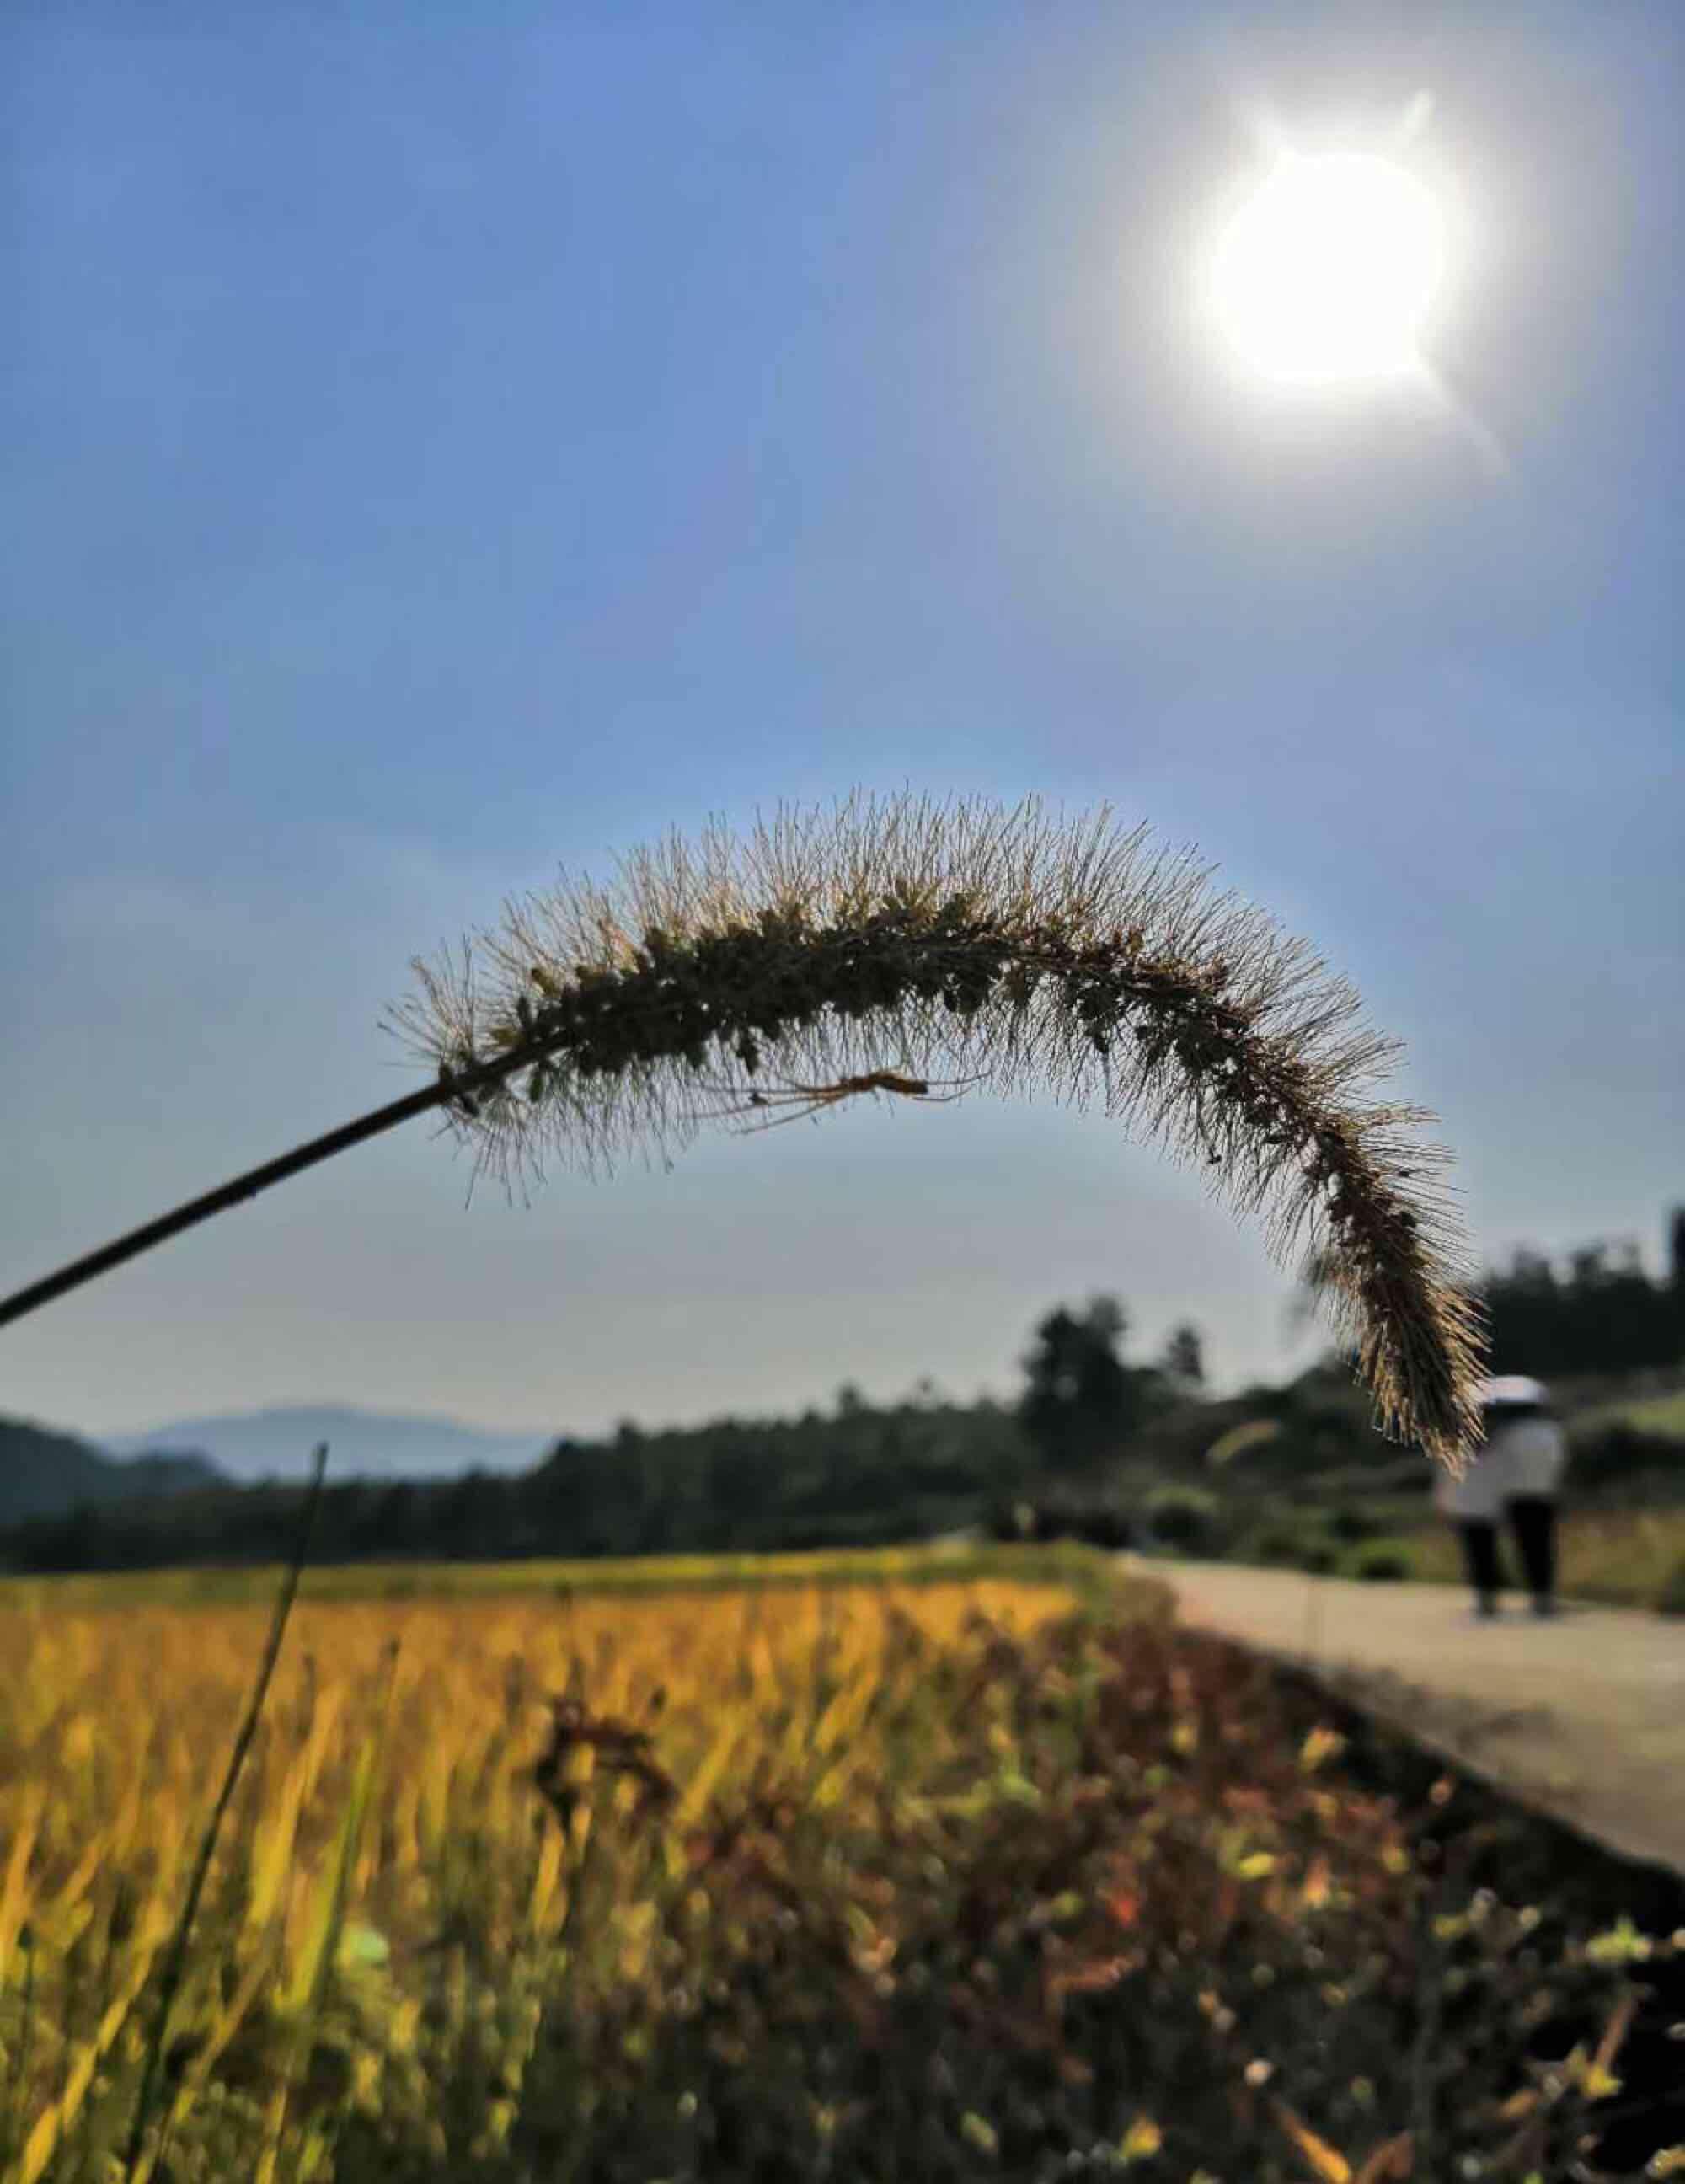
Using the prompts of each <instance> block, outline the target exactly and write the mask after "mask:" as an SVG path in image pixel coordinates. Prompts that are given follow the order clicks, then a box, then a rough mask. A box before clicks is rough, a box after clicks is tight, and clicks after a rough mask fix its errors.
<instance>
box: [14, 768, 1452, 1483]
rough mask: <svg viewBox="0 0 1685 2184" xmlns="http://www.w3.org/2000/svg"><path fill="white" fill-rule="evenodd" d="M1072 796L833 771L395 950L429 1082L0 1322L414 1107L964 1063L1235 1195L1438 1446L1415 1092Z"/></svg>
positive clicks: (1297, 958) (1341, 993)
mask: <svg viewBox="0 0 1685 2184" xmlns="http://www.w3.org/2000/svg"><path fill="white" fill-rule="evenodd" d="M1209 880H1210V872H1209V870H1207V869H1205V868H1203V867H1201V866H1198V865H1197V864H1196V863H1195V862H1194V861H1193V860H1192V858H1191V857H1190V856H1188V855H1186V854H1184V855H1178V856H1165V855H1162V854H1157V853H1154V852H1151V851H1149V850H1147V849H1146V848H1145V847H1143V832H1142V830H1139V829H1137V830H1136V831H1135V832H1134V833H1124V832H1122V831H1121V830H1120V829H1119V828H1118V827H1115V825H1114V823H1113V822H1112V820H1111V818H1110V816H1109V814H1108V813H1107V812H1106V811H1104V810H1102V811H1100V812H1098V814H1093V815H1089V816H1083V817H1080V818H1078V819H1076V820H1074V821H1071V822H1065V821H1063V820H1060V821H1058V822H1055V821H1054V820H1052V819H1050V818H1049V817H1048V816H1046V815H1045V814H1044V813H1043V811H1042V809H1041V807H1040V806H1039V805H1037V804H1036V803H1034V802H1033V801H1031V802H1027V803H1026V804H1023V805H1020V806H1018V807H1017V808H1016V809H1014V810H1008V809H1006V808H1004V807H1001V806H997V805H988V804H983V803H975V804H967V803H964V802H956V803H952V804H948V805H936V804H932V803H931V802H929V801H927V800H925V799H915V798H913V797H910V796H902V797H896V798H892V799H887V800H886V801H882V802H876V801H874V800H872V799H865V798H854V799H849V800H848V801H847V802H846V803H844V804H843V805H841V806H839V807H838V808H837V811H835V812H833V813H831V814H828V815H827V814H825V813H821V812H818V811H809V812H802V811H794V812H790V811H780V812H779V813H778V814H777V815H776V817H775V818H774V819H773V820H772V821H770V822H767V823H765V824H763V825H761V826H759V827H757V828H756V830H755V831H754V833H752V834H751V835H749V836H748V838H744V839H742V840H737V839H735V838H732V837H731V836H730V835H728V834H726V833H724V832H723V831H721V830H720V829H718V828H715V829H713V830H710V831H709V833H706V834H705V835H704V836H703V839H702V840H701V842H700V843H699V844H689V843H687V842H685V841H684V840H682V839H681V838H678V837H676V836H675V837H672V838H670V839H669V840H668V841H666V842H665V843H663V844H659V845H658V846H657V847H656V848H654V849H653V850H645V851H642V852H640V853H638V854H637V855H634V856H632V857H631V858H630V859H628V860H627V861H626V863H625V865H624V866H623V868H622V872H621V876H620V882H619V883H618V885H617V886H616V887H614V888H613V889H602V888H598V887H596V886H594V885H592V883H590V882H589V881H581V883H578V884H577V885H570V884H568V883H564V884H563V885H562V886H561V887H560V888H559V889H557V890H556V891H554V892H553V893H552V894H548V895H537V896H531V897H528V898H527V899H526V900H523V901H520V902H518V903H517V902H511V903H510V904H509V905H507V908H506V911H505V916H504V919H503V924H502V926H501V927H500V928H498V930H497V931H495V932H493V933H482V934H481V935H479V936H477V937H476V938H475V939H473V940H469V941H464V944H463V947H462V950H461V951H460V955H459V956H450V955H448V956H445V957H444V958H443V960H442V961H440V962H438V963H437V964H434V965H431V966H430V965H428V964H426V963H424V962H420V961H418V962H417V963H416V966H415V969H416V973H417V989H416V990H415V991H414V993H413V994H412V995H411V996H410V998H409V1000H407V1001H406V1002H404V1003H402V1004H400V1006H398V1008H397V1009H395V1010H394V1011H392V1014H391V1017H390V1019H389V1022H388V1028H389V1029H390V1030H392V1031H394V1032H395V1033H397V1034H398V1035H399V1036H400V1037H401V1038H403V1039H405V1040H406V1042H407V1043H408V1044H409V1047H410V1049H411V1050H412V1051H413V1052H414V1054H415V1055H416V1056H417V1057H418V1058H420V1059H421V1060H423V1061H425V1062H426V1063H427V1064H429V1065H430V1066H431V1071H432V1073H433V1082H432V1083H431V1084H428V1085H426V1086H425V1087H424V1088H423V1089H421V1090H420V1091H418V1092H415V1093H414V1094H412V1095H409V1098H407V1099H405V1100H397V1101H394V1102H392V1104H391V1105H390V1106H386V1107H385V1108H382V1109H380V1110H377V1111H375V1112H374V1113H372V1114H370V1115H369V1116H365V1117H362V1118H360V1119H359V1120H358V1121H356V1122H353V1123H348V1124H346V1125H345V1126H344V1127H343V1128H342V1129H340V1130H337V1131H334V1132H331V1133H329V1134H327V1135H326V1136H325V1137H324V1138H320V1139H314V1140H313V1141H311V1143H310V1144H309V1145H304V1146H301V1147H299V1148H298V1150H297V1151H294V1152H292V1153H290V1154H286V1155H284V1156H282V1157H281V1159H279V1160H277V1161H274V1162H270V1163H268V1165H267V1166H265V1167H262V1168H257V1169H253V1170H251V1171H250V1172H248V1173H247V1174H246V1175H244V1176H242V1177H239V1178H236V1179H235V1180H234V1181H233V1182H231V1183H230V1184H225V1185H224V1186H222V1188H221V1189H220V1190H218V1191H214V1192H211V1193H209V1194H208V1195H206V1196H205V1197H203V1198H202V1199H199V1200H196V1201H192V1203H191V1204H190V1205H188V1206H183V1207H181V1208H179V1209H177V1211H176V1212H175V1213H172V1214H169V1215H166V1216H164V1217H163V1218H162V1219H161V1220H160V1221H158V1222H154V1223H149V1224H147V1227H145V1228H144V1229H137V1230H135V1231H133V1232H131V1234H130V1235H129V1236H127V1237H125V1238H120V1239H119V1240H117V1241H116V1242H115V1243H114V1244H112V1245H107V1246H106V1247H105V1248H104V1249H103V1251H97V1252H94V1253H91V1254H89V1255H88V1256H86V1258H84V1259H82V1260H80V1261H77V1262H75V1264H74V1265H72V1266H70V1267H69V1268H64V1269H61V1270H60V1272H59V1273H58V1274H56V1275H53V1276H49V1277H48V1278H47V1279H46V1280H44V1281H42V1282H38V1283H36V1284H33V1285H32V1286H31V1288H29V1289H27V1290H22V1291H20V1292H19V1293H18V1295H15V1296H14V1297H12V1298H10V1299H8V1300H4V1301H0V1323H5V1322H6V1321H7V1320H8V1319H13V1318H18V1317H20V1316H21V1315H22V1314H23V1313H24V1312H28V1311H32V1310H34V1309H36V1308H37V1307H39V1306H40V1305H42V1304H43V1303H45V1302H47V1301H50V1299H51V1298H53V1297H55V1296H58V1295H64V1294H65V1293H66V1291H67V1290H70V1289H73V1288H75V1287H77V1286H79V1285H80V1284H81V1282H83V1281H86V1280H90V1279H92V1278H93V1277H94V1276H95V1275H96V1274H97V1273H101V1272H103V1271H105V1270H106V1269H107V1268H108V1267H111V1266H114V1265H116V1264H118V1263H120V1262H121V1261H122V1260H124V1259H125V1258H128V1257H131V1256H136V1254H137V1253H139V1252H140V1251H145V1250H147V1249H149V1248H151V1246H152V1245H153V1244H156V1243H158V1242H161V1241H163V1240H164V1238H165V1237H166V1236H167V1235H173V1234H178V1233H180V1231H181V1229H182V1228H184V1227H186V1226H189V1225H191V1224H192V1223H193V1222H195V1221H198V1220H203V1219H208V1218H209V1217H210V1216H211V1215H212V1214H214V1213H215V1212H220V1211H221V1210H223V1208H224V1207H225V1206H230V1205H233V1204H235V1203H237V1202H238V1201H240V1200H241V1199H242V1198H246V1197H249V1196H251V1195H254V1194H255V1193H256V1192H257V1191H258V1190H263V1189H266V1188H268V1187H269V1186H270V1184H273V1183H275V1182H279V1181H281V1179H283V1178H285V1177H286V1176H287V1175H290V1174H294V1173H298V1172H299V1170H300V1169H301V1168H302V1167H306V1166H309V1165H311V1164H313V1163H314V1162H316V1161H319V1160H324V1159H327V1158H329V1157H331V1156H332V1155H333V1154H335V1153H336V1152H339V1151H345V1150H347V1149H348V1147H349V1146H351V1145H354V1144H358V1143H360V1142H362V1141H363V1140H364V1139H366V1138H368V1137H370V1136H373V1135H375V1134H377V1133H378V1132H380V1131H381V1130H384V1129H387V1128H392V1127H395V1126H396V1125H397V1124H398V1123H401V1122H403V1121H405V1120H408V1119H409V1118H410V1117H414V1116H415V1115H417V1114H420V1113H423V1112H428V1111H430V1110H433V1109H440V1110H442V1112H444V1113H445V1115H446V1116H447V1117H448V1120H449V1122H450V1123H451V1125H452V1127H453V1128H454V1130H455V1131H456V1133H457V1134H458V1136H459V1139H460V1141H462V1142H463V1143H464V1144H466V1145H470V1147H471V1148H472V1150H473V1153H474V1158H475V1173H476V1175H477V1174H479V1173H485V1172H487V1171H490V1172H491V1173H494V1174H496V1175H498V1176H500V1177H501V1178H502V1179H503V1182H504V1183H505V1184H506V1185H512V1184H514V1182H515V1181H516V1180H517V1179H518V1180H520V1182H521V1183H522V1184H526V1181H528V1180H529V1179H530V1178H536V1177H541V1176H542V1173H543V1161H544V1158H545V1156H546V1155H547V1154H552V1153H553V1154H558V1155H560V1156H563V1157H564V1158H567V1159H570V1160H572V1161H574V1162H577V1163H578V1164H579V1165H581V1166H582V1167H585V1168H586V1169H587V1170H592V1169H601V1168H603V1167H607V1166H609V1165H611V1164H612V1162H613V1160H614V1157H615V1156H618V1155H619V1154H620V1153H621V1152H623V1151H629V1150H637V1151H642V1152H643V1153H644V1154H645V1155H646V1156H648V1155H649V1154H651V1153H653V1154H654V1155H656V1156H659V1157H662V1158H664V1159H665V1157H666V1156H668V1154H669V1152H670V1151H671V1150H673V1149H674V1148H676V1147H677V1146H680V1145H683V1144H685V1143H687V1142H688V1141H689V1140H690V1139H692V1137H694V1136H695V1135H696V1134H697V1132H698V1130H699V1129H700V1128H703V1126H705V1125H707V1124H709V1123H726V1124H731V1123H737V1124H739V1125H742V1124H745V1123H747V1125H748V1127H750V1128H762V1127H770V1126H771V1125H773V1124H775V1123H779V1122H781V1121H785V1120H791V1119H794V1118H795V1117H797V1116H798V1115H800V1114H802V1113H804V1112H814V1113H816V1112H820V1111H821V1110H828V1109H829V1108H830V1107H831V1106H835V1105H837V1104H839V1103H840V1102H841V1101H843V1100H846V1099H850V1098H856V1097H861V1096H880V1097H887V1096H900V1097H904V1098H910V1099H926V1098H930V1097H942V1096H946V1095H947V1094H948V1092H952V1093H953V1094H954V1095H958V1093H959V1092H961V1091H964V1090H966V1089H970V1088H971V1087H972V1086H975V1085H979V1084H984V1083H987V1084H989V1085H990V1086H992V1087H993V1089H996V1090H998V1091H1000V1092H1009V1091H1013V1090H1022V1091H1026V1092H1033V1091H1035V1090H1037V1089H1051V1090H1052V1091H1054V1093H1055V1095H1058V1096H1059V1097H1060V1098H1062V1099H1064V1100H1067V1101H1069V1102H1070V1103H1071V1104H1072V1105H1075V1106H1078V1107H1082V1106H1085V1105H1087V1104H1090V1103H1093V1102H1098V1104H1100V1105H1102V1106H1104V1110H1105V1112H1107V1113H1108V1114H1109V1115H1110V1116H1112V1117H1115V1118H1116V1119H1118V1120H1120V1121H1123V1122H1126V1123H1133V1124H1136V1125H1137V1126H1138V1127H1139V1128H1141V1129H1142V1130H1143V1132H1144V1134H1147V1135H1148V1136H1150V1137H1154V1138H1156V1139H1158V1140H1159V1142H1160V1143H1161V1144H1162V1145H1164V1146H1165V1149H1166V1150H1167V1151H1169V1152H1170V1153H1171V1155H1172V1156H1175V1157H1178V1158H1181V1159H1183V1160H1186V1161H1187V1162H1191V1163H1194V1164H1197V1165H1198V1167H1199V1168H1200V1170H1201V1172H1202V1173H1204V1174H1205V1175H1206V1176H1207V1178H1209V1179H1210V1183H1211V1184H1212V1186H1213V1188H1214V1190H1218V1191H1220V1192H1221V1194H1222V1195H1225V1196H1226V1197H1227V1199H1228V1200H1229V1201H1230V1202H1231V1204H1232V1206H1233V1207H1234V1209H1235V1210H1236V1212H1239V1213H1242V1214H1250V1213H1258V1214H1261V1215H1262V1216H1263V1217H1264V1221H1265V1240H1266V1242H1267V1244H1268V1245H1269V1248H1270V1249H1271V1252H1272V1254H1273V1255H1274V1256H1276V1258H1277V1259H1278V1260H1285V1259H1287V1258H1288V1257H1292V1256H1297V1257H1298V1259H1299V1263H1300V1265H1301V1266H1302V1268H1304V1269H1306V1270H1307V1271H1310V1272H1314V1273H1315V1286H1316V1289H1317V1292H1318V1295H1319V1299H1320V1301H1321V1306H1322V1307H1323V1309H1324V1311H1325V1312H1326V1316H1327V1317H1328V1318H1329V1319H1330V1320H1331V1321H1332V1325H1333V1329H1334V1331H1335V1332H1336V1333H1337V1334H1338V1335H1339V1336H1340V1337H1341V1338H1342V1339H1343V1340H1344V1341H1345V1342H1346V1343H1348V1344H1349V1346H1350V1347H1351V1348H1352V1349H1353V1350H1354V1352H1355V1354H1356V1357H1357V1362H1358V1368H1359V1371H1360V1374H1361V1376H1362V1378H1363V1379H1364V1380H1365V1382H1366V1383H1367V1385H1368V1386H1369V1389H1370V1390H1371V1394H1372V1396H1373V1397H1374V1399H1375V1403H1376V1423H1377V1424H1378V1425H1379V1426H1380V1428H1381V1429H1382V1432H1384V1433H1386V1434H1388V1435H1391V1436H1392V1437H1393V1438H1395V1439H1401V1440H1415V1441H1417V1442H1419V1443H1420V1445H1421V1446H1422V1447H1423V1448H1424V1449H1425V1450H1426V1451H1427V1452H1428V1453H1429V1454H1430V1455H1431V1456H1433V1457H1438V1458H1439V1459H1440V1460H1441V1461H1443V1462H1444V1463H1447V1464H1449V1465H1450V1466H1451V1467H1452V1468H1459V1467H1460V1464H1461V1463H1462V1461H1463V1458H1464V1456H1465V1451H1467V1449H1468V1448H1469V1447H1471V1446H1472V1445H1473V1444H1474V1443H1475V1442H1476V1440H1478V1438H1479V1430H1480V1429H1479V1407H1478V1404H1477V1401H1476V1379H1477V1375H1478V1373H1479V1371H1480V1369H1481V1365H1482V1323H1481V1314H1480V1311H1479V1308H1478V1306H1477V1305H1476V1301H1475V1300H1474V1298H1473V1295H1472V1293H1471V1283H1472V1270H1471V1266H1470V1264H1469V1262H1468V1261H1467V1257H1466V1254H1465V1246H1464V1245H1463V1242H1462V1238H1461V1234H1460V1227H1459V1224H1458V1223H1456V1221H1455V1220H1454V1218H1453V1214H1452V1209H1451V1206H1450V1205H1449V1200H1448V1197H1447V1195H1446V1192H1445V1190H1444V1189H1443V1171H1444V1168H1445V1166H1446V1156H1445V1155H1444V1154H1443V1152H1442V1151H1440V1150H1439V1149H1438V1147H1437V1146H1435V1145H1432V1144H1431V1143H1429V1142H1426V1140H1425V1139H1423V1137H1422V1135H1421V1126H1422V1125H1423V1124H1425V1123H1427V1122H1429V1121H1431V1119H1432V1118H1431V1117H1428V1116H1427V1115H1426V1113H1425V1112H1423V1111H1421V1110H1420V1109H1417V1108H1415V1107H1411V1106H1404V1105H1401V1104H1399V1103H1397V1102H1395V1101H1389V1100H1378V1099H1376V1098H1375V1097H1373V1096H1372V1093H1373V1089H1374V1088H1375V1087H1376V1085H1377V1084H1378V1082H1379V1080H1380V1079H1381V1078H1382V1077H1383V1076H1384V1075H1385V1074H1386V1073H1387V1070H1388V1068H1390V1067H1391V1065H1392V1062H1393V1057H1394V1056H1395V1054H1396V1047H1395V1044H1394V1043H1393V1042H1392V1041H1390V1040H1388V1039H1383V1038H1382V1037H1380V1036H1379V1035H1377V1034H1376V1033H1374V1032H1373V1031H1371V1029H1369V1028H1367V1027H1365V1025H1364V1024H1363V1023H1362V1022H1361V1020H1360V1011H1359V1004H1358V1000H1357V996H1356V995H1355V994H1354V992H1353V991H1352V990H1351V989H1350V988H1349V986H1348V985H1346V984H1345V983H1344V982H1343V981H1342V980H1339V979H1337V978H1332V977H1331V976H1329V975H1328V974H1327V973H1326V972H1325V970H1324V967H1323V965H1322V963H1321V960H1320V958H1318V957H1317V956H1315V953H1314V951H1312V950H1310V947H1309V946H1308V945H1307V944H1305V943H1304V942H1303V941H1300V940H1296V939H1292V938H1291V937H1289V936H1287V934H1285V933H1282V932H1281V931H1280V929H1279V928H1276V926H1275V924H1274V923H1273V922H1271V920H1269V919H1268V918H1267V917H1265V916H1264V915H1263V914H1262V913H1261V912H1260V911H1256V910H1254V909H1252V908H1249V907H1248V906H1246V905H1241V904H1238V903H1237V902H1236V901H1235V900H1233V898H1232V897H1231V896H1228V895H1221V894H1215V892H1214V891H1213V890H1212V889H1211V888H1210V886H1209V884H1208V882H1209Z"/></svg>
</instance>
